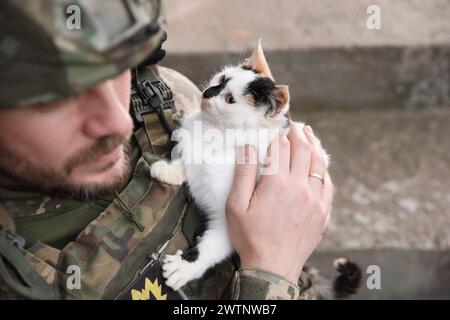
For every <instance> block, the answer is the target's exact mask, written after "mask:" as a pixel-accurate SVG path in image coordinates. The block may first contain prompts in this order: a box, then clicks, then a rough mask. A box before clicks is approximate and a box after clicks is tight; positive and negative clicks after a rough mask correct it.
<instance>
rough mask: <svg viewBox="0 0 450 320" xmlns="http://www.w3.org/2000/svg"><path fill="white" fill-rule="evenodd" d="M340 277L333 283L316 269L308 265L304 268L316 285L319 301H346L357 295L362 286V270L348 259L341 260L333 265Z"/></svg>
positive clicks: (337, 260)
mask: <svg viewBox="0 0 450 320" xmlns="http://www.w3.org/2000/svg"><path fill="white" fill-rule="evenodd" d="M333 265H334V267H335V268H336V270H337V271H338V272H339V275H338V276H337V277H336V278H335V279H334V281H331V280H330V279H328V278H327V277H323V276H322V275H321V274H320V272H319V271H318V270H317V269H316V268H310V267H308V266H307V265H306V266H305V267H304V268H303V271H304V272H306V273H307V274H308V275H309V276H310V278H311V281H312V283H313V285H314V289H315V293H316V298H317V299H319V300H330V299H344V298H348V297H349V296H350V295H352V294H355V293H356V292H357V291H358V288H359V287H360V285H361V278H362V272H361V268H360V267H359V266H358V265H357V264H356V263H354V262H351V261H350V260H349V259H347V258H339V259H336V260H334V263H333Z"/></svg>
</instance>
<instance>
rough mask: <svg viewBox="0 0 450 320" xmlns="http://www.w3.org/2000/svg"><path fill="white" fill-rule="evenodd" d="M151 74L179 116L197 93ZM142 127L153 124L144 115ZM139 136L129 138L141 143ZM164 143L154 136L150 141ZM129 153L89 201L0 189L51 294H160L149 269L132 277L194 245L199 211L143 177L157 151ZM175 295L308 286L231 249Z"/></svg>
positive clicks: (9, 222) (0, 290) (299, 292)
mask: <svg viewBox="0 0 450 320" xmlns="http://www.w3.org/2000/svg"><path fill="white" fill-rule="evenodd" d="M159 72H160V76H161V77H162V78H163V79H164V81H165V82H166V83H167V84H168V86H169V87H170V88H171V89H172V91H173V93H174V100H175V103H176V108H177V109H176V110H177V111H176V113H175V114H174V118H173V119H174V120H181V119H182V118H183V117H185V116H186V115H187V114H188V113H189V112H191V111H192V110H194V109H195V108H196V107H197V106H199V105H200V92H199V90H198V89H197V88H196V87H195V85H194V84H193V83H192V82H190V81H189V80H188V79H186V78H185V77H184V76H182V75H181V74H179V73H177V72H175V71H173V70H170V69H167V68H162V67H160V68H159ZM146 126H147V129H149V130H150V129H152V130H153V129H154V128H156V127H157V126H156V122H155V123H154V126H153V125H152V120H151V119H150V120H149V121H146ZM147 134H148V135H152V134H155V131H154V130H153V133H152V132H150V131H147ZM156 136H157V131H156ZM139 140H140V138H139V137H138V138H137V139H136V144H139V145H142V143H145V142H143V141H139ZM165 143H167V141H165V140H164V139H162V140H161V139H157V141H156V143H154V145H152V147H153V148H155V147H158V145H161V146H162V145H163V144H165ZM132 158H133V159H134V161H132V163H133V164H134V166H135V168H134V172H133V173H132V176H131V177H130V180H129V183H128V184H127V186H126V187H125V188H124V189H123V190H122V191H121V192H120V193H118V194H116V195H111V196H110V197H105V198H103V199H98V200H96V201H93V202H90V203H80V202H76V201H68V200H64V201H62V200H59V199H55V198H51V197H49V196H46V195H42V194H37V193H28V192H24V191H20V192H17V191H11V190H5V189H2V188H0V226H2V227H3V228H5V229H8V230H9V231H11V232H15V231H16V232H17V233H18V234H20V235H22V236H23V237H24V238H25V239H27V245H26V246H25V248H26V250H25V249H24V248H20V249H19V250H20V251H21V253H22V254H23V256H24V257H25V259H26V260H27V262H28V263H29V264H30V265H32V266H33V269H35V270H36V271H37V272H38V274H39V275H40V276H41V277H42V278H43V279H44V280H45V283H46V284H47V285H48V288H51V290H52V291H53V292H54V293H55V295H54V297H56V298H62V299H115V298H118V297H119V296H124V295H125V296H128V297H129V298H131V299H167V298H168V296H167V294H166V290H168V288H166V287H165V286H164V285H162V280H161V278H158V277H157V276H156V278H154V279H152V278H151V277H152V275H149V277H148V278H145V281H144V282H139V281H138V280H139V279H142V278H143V276H142V275H143V274H144V275H145V272H144V271H146V270H150V269H151V268H150V269H149V267H152V266H153V265H157V264H158V262H159V259H160V257H162V256H163V255H164V254H173V253H174V252H176V251H177V250H178V249H182V250H185V251H186V250H188V248H190V247H192V246H193V245H194V240H195V238H196V236H197V233H198V231H199V230H200V225H201V221H200V219H199V212H198V209H197V208H196V206H195V203H193V202H192V201H191V200H190V197H189V194H188V192H187V191H186V189H185V188H184V187H181V188H180V187H177V186H171V185H167V184H164V183H160V182H157V181H154V180H152V179H151V178H150V177H149V175H148V172H149V171H148V170H149V166H150V165H151V164H152V163H153V162H154V161H157V160H159V159H161V156H159V155H157V154H155V153H152V152H139V150H138V148H135V149H134V152H133V155H132ZM131 213H133V214H134V215H135V216H137V218H133V217H134V216H133V215H132V214H131ZM137 219H138V220H137ZM137 221H139V223H137ZM0 254H2V252H0ZM0 258H1V257H0ZM73 266H75V267H76V268H78V270H79V271H80V279H79V284H78V286H77V283H73V285H72V286H69V285H68V283H70V281H71V272H69V271H70V270H72V269H71V267H73ZM3 280H4V279H2V278H1V277H0V299H5V298H20V297H21V295H20V294H17V293H15V292H14V291H13V290H11V288H10V287H9V286H8V285H7V284H6V282H5V281H3ZM158 280H159V282H158ZM182 297H184V298H189V299H312V298H314V288H313V286H312V285H311V282H310V281H309V279H308V278H307V277H306V276H305V275H303V274H302V276H301V278H300V279H299V282H298V283H297V284H293V283H290V282H289V281H287V280H286V279H283V278H282V277H280V276H278V275H275V274H272V273H270V272H266V271H263V270H257V269H242V270H240V269H239V259H238V257H237V256H236V255H234V256H232V257H230V258H229V259H227V260H226V261H224V262H222V263H220V264H219V265H217V266H215V267H214V268H211V269H210V270H208V271H207V272H206V273H205V275H204V276H203V277H202V278H201V279H199V280H194V281H191V282H190V283H188V284H187V285H186V286H184V287H183V288H182ZM169 298H170V295H169Z"/></svg>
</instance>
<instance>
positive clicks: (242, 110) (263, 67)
mask: <svg viewBox="0 0 450 320" xmlns="http://www.w3.org/2000/svg"><path fill="white" fill-rule="evenodd" d="M200 109H201V110H199V111H198V112H197V113H194V114H192V115H191V116H190V117H189V118H187V119H185V120H184V121H183V124H182V126H181V128H180V129H178V130H177V131H176V134H175V136H176V140H178V145H177V146H176V149H177V151H178V152H179V155H180V156H179V157H178V158H176V159H174V156H173V157H172V161H170V162H167V161H158V162H156V163H154V164H153V165H152V167H151V175H152V177H154V178H156V179H158V180H160V181H162V182H166V183H169V184H177V185H180V184H182V183H183V182H185V181H186V182H187V184H188V186H189V189H190V192H191V194H192V196H193V198H194V199H195V201H196V203H197V205H198V206H199V207H200V208H201V209H202V211H203V212H204V213H205V214H206V219H207V221H206V229H205V231H204V233H203V234H202V236H201V237H200V239H198V243H197V246H196V249H197V252H198V256H197V259H196V260H194V261H187V260H186V259H184V258H183V255H182V252H181V251H178V252H177V253H176V254H175V255H168V256H166V257H165V259H164V261H163V262H164V265H163V276H164V277H165V278H166V279H167V281H166V284H167V285H168V286H170V287H172V288H173V289H174V290H178V289H179V288H181V287H182V286H184V285H185V284H186V283H187V282H189V281H191V280H194V279H198V278H200V277H201V276H202V275H203V274H204V273H205V271H206V270H207V269H209V268H210V267H212V266H214V265H215V264H217V263H219V262H221V261H223V260H224V259H225V258H227V257H228V256H229V255H230V254H231V253H232V252H233V248H232V246H231V244H230V240H229V238H228V232H227V225H226V216H225V203H226V200H227V198H228V194H229V192H230V188H231V184H232V182H233V177H234V169H235V162H236V150H237V147H239V146H243V145H245V144H251V145H253V146H255V147H256V150H257V156H258V169H259V170H258V180H259V177H260V174H261V172H262V169H263V166H264V164H265V163H266V157H267V148H268V146H269V145H270V143H271V142H272V141H273V140H274V138H275V137H277V136H278V135H280V134H286V133H287V132H288V130H289V123H288V121H289V117H288V111H289V90H288V87H287V86H285V85H278V84H276V83H275V81H274V79H273V77H272V74H271V72H270V69H269V66H268V64H267V61H266V58H265V56H264V53H263V50H262V48H261V44H260V42H258V46H257V48H256V49H255V50H254V51H253V53H252V55H251V57H250V58H248V59H246V60H245V61H244V62H243V63H242V64H240V65H238V66H231V67H225V68H223V69H222V71H220V72H218V73H217V74H216V75H214V76H213V77H212V79H211V80H210V82H209V85H208V88H207V89H206V90H205V91H204V92H203V99H202V105H201V108H200ZM298 125H300V126H303V123H298ZM230 133H231V134H230ZM224 137H228V138H229V137H232V138H231V139H224ZM324 156H325V159H326V163H327V166H328V163H329V157H328V155H327V154H326V153H325V151H324ZM196 160H197V161H196ZM271 163H276V161H274V162H271ZM266 169H267V168H266ZM273 170H276V168H273Z"/></svg>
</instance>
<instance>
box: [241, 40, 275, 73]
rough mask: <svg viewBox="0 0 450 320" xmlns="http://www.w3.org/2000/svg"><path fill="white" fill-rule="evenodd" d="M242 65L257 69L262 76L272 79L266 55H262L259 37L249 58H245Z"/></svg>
mask: <svg viewBox="0 0 450 320" xmlns="http://www.w3.org/2000/svg"><path fill="white" fill-rule="evenodd" d="M243 66H244V67H248V68H251V69H253V70H255V71H257V72H258V73H259V74H261V75H262V76H264V77H267V78H269V79H271V80H272V81H273V76H272V73H271V72H270V69H269V64H268V63H267V60H266V57H265V56H264V51H263V49H262V47H261V39H259V40H258V45H257V46H256V48H255V49H254V50H253V52H252V55H251V56H250V58H248V59H246V60H245V62H244V63H243Z"/></svg>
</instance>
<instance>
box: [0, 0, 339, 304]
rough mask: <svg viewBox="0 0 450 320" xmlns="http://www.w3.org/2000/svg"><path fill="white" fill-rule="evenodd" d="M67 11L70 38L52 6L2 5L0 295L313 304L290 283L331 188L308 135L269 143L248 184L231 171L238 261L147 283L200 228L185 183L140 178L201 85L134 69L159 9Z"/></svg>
mask: <svg viewBox="0 0 450 320" xmlns="http://www.w3.org/2000/svg"><path fill="white" fill-rule="evenodd" d="M77 3H78V4H79V7H80V8H81V10H80V12H81V13H82V14H83V17H84V18H82V19H81V21H82V22H83V23H82V24H83V25H82V28H81V29H79V30H78V29H75V30H72V29H71V28H68V26H67V25H66V24H65V21H66V20H65V19H67V15H66V14H65V13H66V12H67V11H66V9H67V8H68V7H69V5H70V3H69V2H67V1H61V0H53V1H44V0H33V1H30V0H15V1H9V0H8V1H3V2H2V4H1V10H0V65H1V67H2V72H1V73H0V85H1V91H0V128H1V131H0V226H1V229H0V298H30V299H167V298H169V299H171V298H173V299H178V298H203V299H219V298H235V299H299V298H307V297H309V298H311V297H313V287H311V285H310V284H309V283H308V280H307V279H306V278H305V277H304V276H300V274H301V270H302V267H303V265H304V263H305V261H306V259H307V258H308V257H309V256H310V254H311V253H312V251H313V250H314V248H315V247H316V246H317V244H318V243H319V242H320V239H321V237H322V234H323V232H324V231H325V229H326V226H327V224H328V221H329V211H330V210H329V209H330V205H331V198H332V186H331V181H330V178H329V175H328V173H327V171H326V168H325V165H324V160H323V159H322V158H321V157H320V156H319V155H320V152H319V151H318V150H317V141H316V140H315V138H314V136H313V133H312V130H311V129H310V128H309V127H307V128H305V129H304V130H300V129H298V128H296V127H294V128H292V130H291V133H290V134H289V136H288V137H280V139H279V141H278V143H279V144H280V147H279V148H276V149H274V151H273V152H274V153H275V152H277V153H278V154H276V156H277V157H274V158H279V161H280V163H279V168H280V170H279V172H278V173H276V174H275V175H273V176H267V177H263V178H262V179H261V182H260V183H259V184H258V186H255V177H256V165H255V164H254V161H247V162H246V163H244V164H239V165H237V168H236V174H235V180H234V184H233V189H232V192H231V194H230V196H229V200H228V204H227V218H228V222H229V232H230V239H231V240H232V242H233V245H234V247H235V248H236V251H237V254H238V255H236V256H234V257H233V258H232V259H229V260H227V261H225V262H223V263H221V264H220V265H218V266H216V267H214V268H212V269H211V270H209V271H208V272H207V273H206V274H205V275H204V277H202V278H201V279H199V280H196V281H192V282H190V283H188V284H187V285H186V286H185V287H183V288H182V290H180V291H179V292H172V291H171V290H170V289H169V288H167V287H165V286H164V287H161V286H160V284H161V283H162V282H163V279H162V278H161V263H160V258H161V257H163V256H164V254H167V253H169V254H170V253H174V252H176V251H177V250H180V249H181V250H184V251H185V252H189V248H191V247H193V244H194V242H195V238H196V236H198V234H199V232H200V230H201V219H200V218H199V215H198V210H197V209H196V207H195V203H193V201H192V200H191V199H190V197H189V194H188V192H187V190H186V188H185V186H183V187H181V188H180V187H176V186H169V185H166V184H163V183H159V182H156V181H153V180H151V178H150V177H149V175H148V169H149V167H150V165H151V164H152V163H153V162H154V161H156V160H158V159H160V158H161V157H164V156H167V154H168V152H169V151H170V143H169V142H170V139H169V137H170V131H171V129H172V128H173V122H174V120H179V119H180V118H181V117H182V116H183V115H185V114H187V113H188V112H189V110H190V109H192V108H194V107H196V106H198V105H200V102H199V97H200V92H199V91H198V90H197V89H195V86H193V85H192V83H190V82H189V81H187V80H186V79H185V78H184V77H183V76H181V75H179V74H177V73H176V72H174V71H172V70H170V69H165V68H156V66H151V67H140V68H137V69H133V68H135V67H136V66H137V65H138V64H139V63H141V62H142V61H143V60H145V58H146V57H148V56H149V55H150V54H151V53H152V52H153V55H152V56H151V57H150V59H147V62H148V61H152V57H153V58H154V57H155V55H156V56H158V54H159V55H160V52H159V53H158V50H156V51H155V49H156V48H157V47H158V45H159V43H160V42H161V37H162V35H163V32H162V30H161V3H160V1H152V0H148V1H141V2H136V1H123V0H115V1H108V6H107V7H104V6H103V5H102V4H104V3H105V2H102V1H89V2H87V1H86V2H84V1H78V2H77ZM155 52H156V53H155ZM156 60H158V59H156ZM153 62H154V61H153ZM130 69H132V71H130ZM132 73H133V77H132ZM132 79H133V80H132ZM132 81H133V84H134V87H133V89H131V83H132ZM169 88H170V89H171V90H169ZM171 91H172V92H171ZM172 93H173V100H174V101H172ZM130 95H131V97H132V99H131V100H132V106H133V110H131V114H130V110H129V105H130V102H129V101H130ZM143 101H144V102H145V103H147V104H149V105H151V106H152V108H150V109H148V108H147V109H146V107H145V106H143V105H142V102H143ZM174 102H175V103H174ZM240 152H241V153H242V155H243V156H244V157H246V158H247V159H248V160H252V159H254V157H255V153H254V151H253V150H252V149H251V148H243V149H242V150H240ZM310 173H316V177H314V176H310ZM317 176H319V177H324V178H323V179H318V178H317ZM194 258H195V257H194ZM239 258H240V259H239Z"/></svg>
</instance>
